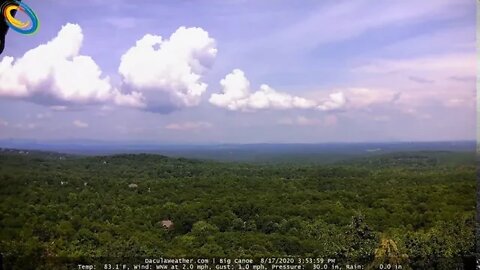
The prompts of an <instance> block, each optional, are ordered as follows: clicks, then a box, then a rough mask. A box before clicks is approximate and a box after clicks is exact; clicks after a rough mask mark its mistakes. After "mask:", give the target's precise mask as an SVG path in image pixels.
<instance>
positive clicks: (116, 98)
mask: <svg viewBox="0 0 480 270" xmlns="http://www.w3.org/2000/svg"><path fill="white" fill-rule="evenodd" d="M82 43H83V33H82V29H81V27H80V26H79V25H76V24H66V25H65V26H63V27H62V29H61V30H60V31H59V32H58V35H57V36H56V37H55V38H53V39H52V40H51V41H49V42H47V43H46V44H42V45H40V46H38V47H36V48H34V49H31V50H29V51H27V52H26V53H25V54H24V55H23V56H22V57H20V58H18V59H15V58H13V57H8V56H7V57H4V58H3V59H2V60H1V61H0V96H4V97H11V98H21V99H28V100H31V101H33V102H35V103H40V104H48V105H54V106H62V105H68V104H91V103H99V102H113V103H116V104H118V105H128V106H136V107H141V106H143V105H142V101H141V97H140V96H139V93H134V94H129V95H125V94H122V93H120V92H119V91H118V90H116V89H114V88H113V87H112V86H111V84H110V79H109V77H107V76H102V71H101V69H100V68H99V66H98V65H97V64H96V63H95V61H94V60H93V59H92V58H91V57H89V56H85V55H81V54H80V49H81V47H82Z"/></svg>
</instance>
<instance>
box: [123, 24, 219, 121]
mask: <svg viewBox="0 0 480 270" xmlns="http://www.w3.org/2000/svg"><path fill="white" fill-rule="evenodd" d="M216 54H217V49H216V44H215V40H214V39H212V38H210V37H209V34H208V32H206V31H205V30H203V29H202V28H185V27H180V28H179V29H178V30H177V31H176V32H175V33H173V34H172V35H171V36H170V38H169V39H167V40H164V39H163V38H162V37H161V36H155V35H150V34H147V35H145V36H144V37H143V38H142V39H140V40H138V41H137V43H136V45H135V46H133V47H132V48H130V49H129V50H128V51H127V52H126V53H125V54H124V55H123V56H122V58H121V63H120V67H119V69H118V71H119V73H120V74H121V76H122V78H123V84H124V85H123V88H125V89H127V90H128V89H132V90H135V91H139V92H141V93H142V95H143V96H144V97H145V102H146V108H145V109H146V110H150V111H160V112H168V111H172V110H175V109H179V108H183V107H190V106H195V105H198V104H199V102H200V97H201V96H202V94H203V93H204V92H205V90H206V89H207V84H206V83H204V82H203V81H202V80H201V79H202V75H203V74H204V72H205V71H207V70H208V69H209V68H210V67H211V66H212V64H213V61H214V59H215V57H216Z"/></svg>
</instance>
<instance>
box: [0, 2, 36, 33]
mask: <svg viewBox="0 0 480 270" xmlns="http://www.w3.org/2000/svg"><path fill="white" fill-rule="evenodd" d="M2 11H3V16H4V17H5V22H6V23H7V25H8V26H9V27H10V28H12V29H13V30H15V31H17V32H19V33H21V34H24V35H31V34H34V33H35V32H37V30H38V28H39V26H40V24H39V21H38V18H37V15H35V12H33V10H32V9H31V8H30V7H29V6H27V5H26V4H24V3H22V2H17V1H14V2H7V3H6V4H4V5H2ZM13 11H17V12H19V11H20V12H23V13H25V14H26V15H27V16H28V17H29V18H30V21H31V23H30V22H28V21H27V22H22V21H20V20H18V19H15V17H13V16H12V12H13Z"/></svg>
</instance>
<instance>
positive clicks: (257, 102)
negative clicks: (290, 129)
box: [209, 69, 317, 111]
mask: <svg viewBox="0 0 480 270" xmlns="http://www.w3.org/2000/svg"><path fill="white" fill-rule="evenodd" d="M220 84H221V86H222V88H223V91H222V92H223V93H221V94H213V95H212V96H211V97H210V100H209V101H210V103H212V104H213V105H215V106H218V107H222V108H226V109H229V110H232V111H237V110H241V111H253V110H258V109H293V108H298V109H310V108H314V107H315V106H316V105H317V104H316V102H315V101H312V100H308V99H305V98H302V97H297V96H292V95H289V94H286V93H281V92H277V91H276V90H274V89H272V88H271V87H270V86H268V85H266V84H263V85H261V86H260V90H258V91H256V92H253V93H252V92H251V90H250V82H249V81H248V79H247V78H246V77H245V73H244V72H243V71H241V70H240V69H235V70H233V72H232V73H230V74H228V75H227V76H226V77H225V78H224V79H223V80H221V81H220Z"/></svg>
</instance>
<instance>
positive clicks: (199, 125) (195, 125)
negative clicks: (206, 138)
mask: <svg viewBox="0 0 480 270" xmlns="http://www.w3.org/2000/svg"><path fill="white" fill-rule="evenodd" d="M210 127H212V124H211V123H208V122H185V123H171V124H168V125H167V126H165V128H166V129H170V130H198V129H205V128H210Z"/></svg>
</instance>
